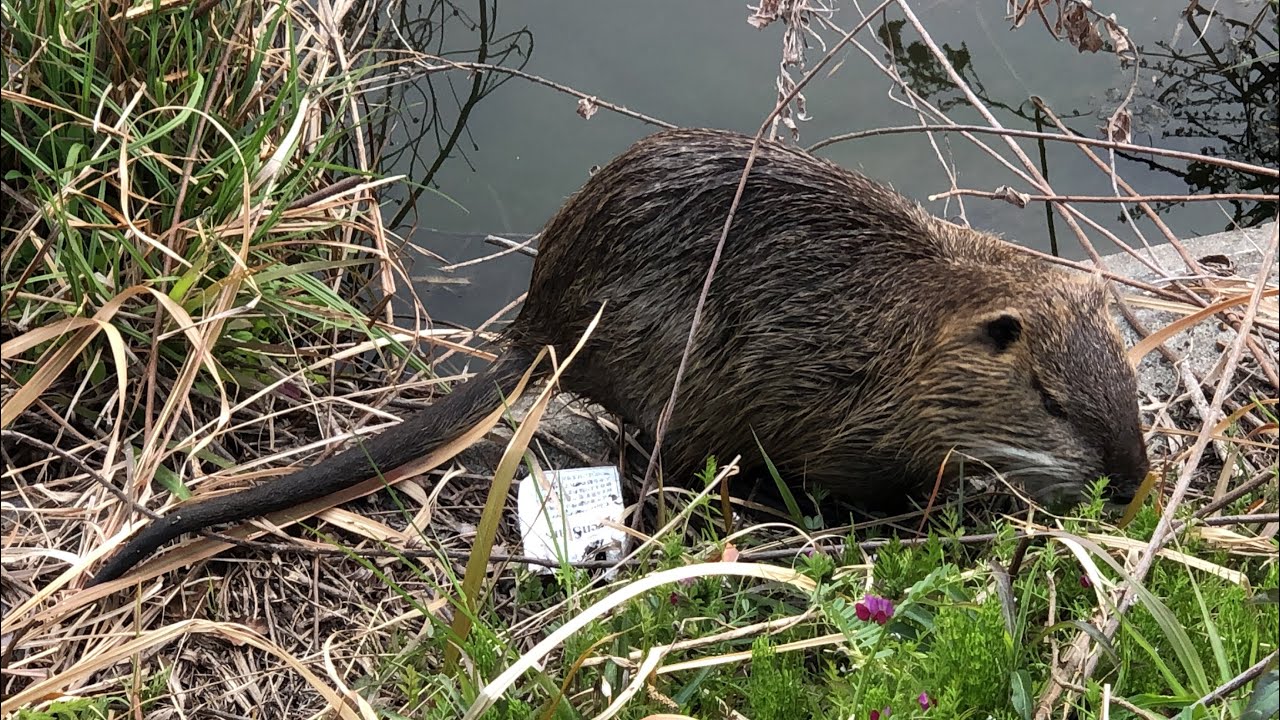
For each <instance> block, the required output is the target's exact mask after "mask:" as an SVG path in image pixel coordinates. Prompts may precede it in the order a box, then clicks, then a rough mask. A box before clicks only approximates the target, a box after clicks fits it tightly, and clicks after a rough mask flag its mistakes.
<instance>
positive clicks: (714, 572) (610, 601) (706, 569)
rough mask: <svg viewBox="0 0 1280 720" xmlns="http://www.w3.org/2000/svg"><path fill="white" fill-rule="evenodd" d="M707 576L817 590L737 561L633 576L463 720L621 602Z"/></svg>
mask: <svg viewBox="0 0 1280 720" xmlns="http://www.w3.org/2000/svg"><path fill="white" fill-rule="evenodd" d="M707 577H749V578H756V579H758V580H763V581H766V582H778V583H783V584H787V585H790V586H792V587H793V588H795V589H796V590H798V591H799V592H802V593H812V592H813V591H814V590H815V589H817V585H816V584H815V583H814V582H813V580H811V579H809V578H808V577H806V576H805V575H803V574H801V573H799V572H796V571H795V570H791V569H789V568H782V567H775V566H773V565H758V564H754V563H740V562H713V563H699V564H695V565H686V566H684V567H678V568H671V569H670V570H661V571H659V572H656V573H653V574H651V575H646V576H644V577H641V578H638V579H636V580H635V581H634V582H631V583H628V584H626V585H624V586H623V587H621V588H619V589H618V590H615V591H614V592H612V593H610V594H609V595H607V596H605V597H604V598H601V599H600V600H599V601H597V602H595V603H594V604H592V605H590V606H589V607H586V608H583V609H582V612H580V613H578V615H576V616H575V617H574V618H573V619H572V620H569V621H568V622H566V623H565V624H564V625H561V626H560V627H559V628H557V629H556V631H555V632H553V633H551V634H550V635H547V636H546V637H545V638H544V639H543V640H542V641H540V642H539V643H538V644H537V645H535V646H533V648H532V649H530V650H529V651H528V652H526V653H525V654H524V655H522V656H520V659H519V660H517V661H516V662H515V663H514V664H513V665H512V666H511V667H509V668H507V669H506V670H505V671H503V673H502V674H501V675H499V676H498V677H496V678H494V679H493V680H492V681H490V682H489V684H488V685H485V686H484V687H483V688H481V690H480V693H479V695H477V696H476V699H475V702H474V703H472V704H471V707H470V708H468V709H467V713H466V714H465V715H463V720H475V719H476V718H478V717H480V715H481V714H482V713H484V711H486V710H488V709H489V708H490V707H492V706H493V704H494V703H495V702H497V701H498V698H500V697H502V695H503V694H504V693H506V691H507V690H508V689H509V688H510V687H511V686H512V685H513V684H515V681H516V680H518V679H519V678H520V676H521V675H524V673H525V672H527V671H528V670H530V669H531V668H533V667H534V666H536V665H537V664H539V663H540V662H542V660H543V658H545V657H546V656H547V655H548V654H549V653H550V652H551V651H552V650H554V649H555V648H557V647H559V646H560V645H561V644H562V643H563V642H564V641H565V640H566V639H568V638H569V636H571V635H573V634H574V633H576V632H578V631H580V630H582V629H583V628H584V627H586V626H587V625H589V624H591V623H592V622H593V621H595V620H597V619H598V618H600V617H603V616H604V615H606V614H608V613H609V612H611V611H612V610H614V609H615V608H618V607H620V606H621V605H622V604H623V603H626V602H628V601H629V600H632V599H634V598H636V597H639V596H640V595H643V594H644V593H647V592H649V591H651V590H653V589H655V588H658V587H661V586H663V585H666V584H668V583H673V582H677V581H680V580H685V579H692V578H707Z"/></svg>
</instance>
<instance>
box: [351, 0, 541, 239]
mask: <svg viewBox="0 0 1280 720" xmlns="http://www.w3.org/2000/svg"><path fill="white" fill-rule="evenodd" d="M498 5H499V2H498V0H480V2H478V3H476V4H475V5H474V6H470V5H466V6H464V5H462V4H459V3H454V2H450V1H449V0H431V1H430V2H424V1H423V0H416V1H415V2H407V3H397V4H395V5H394V6H393V7H394V9H395V10H396V11H397V16H396V17H395V18H393V19H391V20H388V19H387V18H385V17H382V16H379V18H378V22H379V23H381V24H383V25H385V26H386V27H380V28H378V29H379V30H381V31H382V32H383V33H391V34H393V36H394V37H395V38H396V40H395V41H392V42H391V44H392V45H394V46H396V47H399V48H403V49H406V50H409V51H412V52H416V53H422V54H424V55H428V56H431V63H432V64H433V65H440V66H443V65H445V64H446V63H447V62H448V61H459V62H460V61H465V62H469V63H479V64H489V65H498V66H504V67H513V68H516V69H522V68H524V66H525V65H526V64H528V62H529V59H530V57H531V56H532V54H533V33H531V32H529V30H528V28H523V27H522V28H520V29H518V30H515V31H511V32H505V33H503V34H501V35H499V34H498V30H497V28H498V27H499V23H498ZM382 41H383V42H384V43H385V42H387V40H386V38H385V36H384V37H383V38H382ZM511 79H512V76H511V75H508V74H505V73H500V72H469V73H468V72H462V71H459V70H443V71H439V72H429V71H426V72H421V73H417V74H416V75H415V77H414V78H413V81H412V82H400V83H396V84H393V85H392V86H390V87H389V88H388V90H387V94H386V96H385V98H383V102H384V103H385V108H386V110H387V111H386V112H384V113H383V114H381V116H380V118H379V124H378V126H377V128H378V129H377V130H376V131H375V132H374V133H373V136H374V137H379V138H383V141H384V143H385V145H384V147H383V148H380V152H379V153H378V158H379V164H380V165H381V166H382V167H384V168H396V169H397V170H398V171H399V172H404V173H406V174H407V175H408V179H409V182H410V183H411V184H412V189H411V190H410V191H409V195H408V197H407V198H403V199H397V200H396V202H397V204H398V205H399V206H400V207H399V210H398V211H397V212H396V214H395V216H394V217H393V218H392V219H391V220H390V222H389V224H388V225H389V227H391V228H393V229H401V224H402V223H403V222H404V221H405V220H406V218H407V217H409V215H410V214H412V215H414V216H415V219H416V215H417V211H418V199H419V197H420V196H421V195H422V192H423V191H424V190H426V189H427V188H429V187H431V185H432V183H433V181H434V180H435V177H436V173H437V172H438V171H439V170H440V166H441V165H443V164H444V162H445V161H446V160H448V159H450V158H453V157H456V158H460V159H461V160H462V161H463V162H468V164H469V161H468V160H467V148H468V147H471V148H475V142H474V141H473V140H471V139H470V138H469V137H468V136H467V120H468V118H469V117H470V115H471V112H472V110H473V109H474V108H475V107H476V105H477V104H478V103H479V102H480V101H481V100H483V99H484V98H485V97H486V96H488V95H489V94H490V93H492V92H493V91H495V90H497V89H498V88H499V87H501V86H502V85H503V84H505V83H506V82H508V81H509V80H511ZM427 138H431V142H430V143H428V142H427ZM415 224H416V223H415Z"/></svg>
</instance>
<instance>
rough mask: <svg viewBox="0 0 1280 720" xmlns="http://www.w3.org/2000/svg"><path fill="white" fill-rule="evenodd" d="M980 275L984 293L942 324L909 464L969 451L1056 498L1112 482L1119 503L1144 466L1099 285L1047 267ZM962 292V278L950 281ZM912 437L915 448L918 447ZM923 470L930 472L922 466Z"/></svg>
mask: <svg viewBox="0 0 1280 720" xmlns="http://www.w3.org/2000/svg"><path fill="white" fill-rule="evenodd" d="M1026 273H1027V271H1026V269H1016V270H1011V272H1009V273H1008V274H1007V275H1006V276H1004V277H1000V273H998V272H997V273H996V274H995V275H994V276H993V275H992V274H991V273H990V272H987V273H986V277H984V281H986V282H987V283H988V284H987V289H988V290H990V291H991V292H989V294H985V296H976V297H972V298H968V299H966V301H965V302H964V305H965V307H964V309H963V310H957V311H956V312H955V313H953V314H951V315H950V316H949V318H948V320H947V321H946V322H945V323H944V324H943V325H942V326H941V330H940V331H939V332H938V336H937V339H936V342H937V345H936V347H935V348H932V349H931V352H930V353H929V361H928V364H927V366H926V367H925V369H924V370H923V371H922V372H921V373H920V376H919V378H918V382H919V385H918V386H917V387H918V388H919V392H918V394H917V396H916V398H915V401H914V402H913V403H912V404H913V405H915V412H916V413H918V417H919V418H920V419H921V420H925V421H926V422H923V423H921V425H920V426H919V428H920V429H919V431H918V433H919V434H918V435H917V436H916V437H915V438H914V440H913V441H912V442H913V444H912V447H913V448H921V449H923V448H927V450H924V451H923V452H921V451H917V454H916V457H915V461H916V464H917V471H919V472H929V471H931V472H933V473H936V472H937V471H938V468H939V467H940V466H941V464H942V459H943V458H944V457H945V456H946V453H947V451H948V450H949V449H953V448H954V451H953V453H952V456H951V458H950V459H949V460H948V461H947V464H948V466H955V465H956V464H957V461H958V460H959V459H960V458H965V472H966V474H974V473H980V472H982V471H983V469H984V468H985V469H987V470H995V471H997V472H998V473H999V474H1000V475H1001V476H1003V477H1004V478H1006V479H1008V480H1010V481H1013V482H1014V483H1016V484H1018V485H1021V486H1022V488H1023V489H1024V490H1025V491H1026V492H1028V494H1030V495H1031V496H1032V497H1033V498H1034V499H1036V500H1037V501H1039V502H1041V503H1045V504H1049V505H1052V506H1058V505H1061V504H1062V503H1064V502H1070V501H1074V500H1078V499H1079V498H1080V493H1081V492H1083V491H1084V490H1085V489H1086V488H1087V486H1088V484H1089V483H1090V482H1092V481H1094V480H1096V479H1097V478H1098V477H1100V476H1107V478H1108V479H1109V482H1108V489H1109V493H1110V495H1111V498H1112V499H1113V500H1115V501H1119V502H1125V501H1127V500H1128V499H1129V498H1131V497H1132V496H1133V494H1134V493H1135V492H1136V491H1137V489H1138V487H1139V485H1140V484H1141V482H1142V480H1143V479H1144V478H1145V477H1146V475H1147V471H1148V469H1149V464H1148V461H1147V454H1146V446H1145V443H1144V441H1143V437H1142V432H1141V428H1140V426H1139V419H1138V404H1137V383H1136V380H1135V377H1134V373H1133V369H1132V367H1131V366H1130V364H1129V362H1128V360H1127V359H1126V357H1125V352H1124V343H1123V341H1122V339H1121V337H1120V335H1119V333H1118V332H1117V331H1116V329H1115V326H1114V325H1113V323H1112V322H1111V319H1110V315H1109V312H1108V308H1107V301H1106V297H1107V296H1106V291H1105V287H1104V286H1103V284H1102V282H1101V281H1099V280H1095V279H1092V278H1085V277H1082V276H1073V275H1068V274H1066V273H1065V272H1059V271H1056V270H1050V271H1048V272H1045V271H1041V272H1037V273H1031V274H1030V275H1027V274H1026ZM956 290H957V292H958V293H961V294H963V293H964V290H963V283H960V286H959V287H957V288H956ZM916 443H919V444H916ZM926 468H929V470H926ZM948 469H949V471H950V472H948V473H947V474H948V475H954V474H955V470H956V469H958V468H955V469H953V468H951V467H949V468H948Z"/></svg>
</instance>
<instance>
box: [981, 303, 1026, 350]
mask: <svg viewBox="0 0 1280 720" xmlns="http://www.w3.org/2000/svg"><path fill="white" fill-rule="evenodd" d="M980 322H981V325H980V326H979V333H978V336H979V337H980V338H981V339H982V341H983V342H984V343H986V344H987V345H990V346H991V349H992V350H995V351H996V352H997V353H1002V352H1004V351H1006V350H1008V349H1009V348H1011V347H1013V344H1014V343H1016V342H1018V338H1020V337H1022V316H1021V315H1019V314H1018V312H1017V311H1016V310H1001V311H999V312H995V313H992V314H990V315H987V316H985V317H983V318H982V320H981V321H980Z"/></svg>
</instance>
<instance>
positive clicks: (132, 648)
mask: <svg viewBox="0 0 1280 720" xmlns="http://www.w3.org/2000/svg"><path fill="white" fill-rule="evenodd" d="M192 633H199V634H206V635H219V636H221V637H223V638H225V639H226V640H228V641H229V642H232V643H239V644H246V645H252V646H254V647H256V648H258V649H259V650H262V651H264V652H267V653H270V654H272V655H275V656H276V657H278V658H280V659H281V660H283V661H284V663H285V664H286V665H288V666H289V667H290V668H292V669H293V670H294V672H297V673H298V674H299V675H301V676H302V677H303V678H304V679H305V680H306V681H307V683H308V684H309V685H311V687H313V688H315V690H316V692H318V693H319V694H320V695H321V696H322V697H323V698H324V699H325V701H326V702H328V703H329V705H330V706H331V707H332V708H333V709H334V710H336V711H337V712H338V715H339V717H342V718H347V719H349V720H360V716H359V715H357V714H356V713H355V712H354V711H353V710H352V709H351V708H350V707H349V706H348V705H347V703H346V702H344V701H343V700H342V697H341V696H339V695H338V693H336V692H334V690H333V689H332V688H330V687H329V686H328V685H326V684H325V683H324V682H323V681H322V680H321V679H320V678H319V676H317V675H316V674H315V673H313V672H311V671H310V670H308V669H307V667H306V666H305V665H303V664H302V663H301V662H300V661H299V660H298V659H297V658H295V657H293V656H292V655H290V654H289V653H287V652H285V651H284V650H283V649H282V648H281V647H280V646H278V645H276V644H275V643H273V642H271V641H270V640H268V639H266V638H265V637H263V636H261V635H259V634H258V633H256V632H254V631H253V630H251V629H249V628H247V627H245V626H244V625H240V624H238V623H226V622H211V621H209V620H182V621H180V622H176V623H173V624H172V625H166V626H164V627H161V628H157V629H155V630H148V631H146V632H144V633H142V634H141V635H139V636H138V637H136V638H134V639H132V640H130V641H128V642H125V643H122V644H120V645H118V646H116V647H114V648H111V649H110V650H108V651H107V652H104V653H102V654H100V655H87V656H86V657H85V659H84V660H81V661H80V662H78V663H76V664H75V665H73V666H72V667H71V668H69V669H68V670H67V671H65V672H61V673H58V674H57V675H54V676H53V677H50V678H47V679H45V680H42V681H40V682H38V683H35V684H33V685H31V686H29V687H27V688H25V689H23V690H22V691H21V692H18V693H15V694H14V695H12V696H11V697H7V698H5V699H4V701H3V702H0V712H4V713H11V712H16V711H17V710H18V709H19V708H22V707H28V706H30V705H33V704H35V703H38V702H41V701H44V700H49V699H52V698H55V697H58V696H60V695H63V694H65V693H66V691H67V689H68V688H70V687H71V686H72V685H73V684H75V683H77V682H80V681H82V680H85V679H86V678H88V677H89V676H91V675H93V674H94V673H97V672H100V671H102V670H105V669H107V668H110V667H111V666H113V665H115V664H117V663H122V662H127V661H128V660H129V659H130V658H131V657H134V656H136V655H138V654H140V653H143V652H145V651H147V650H150V649H153V648H156V647H159V646H161V645H164V644H166V643H168V642H170V641H172V640H175V639H178V638H181V637H184V636H186V635H189V634H192Z"/></svg>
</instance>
